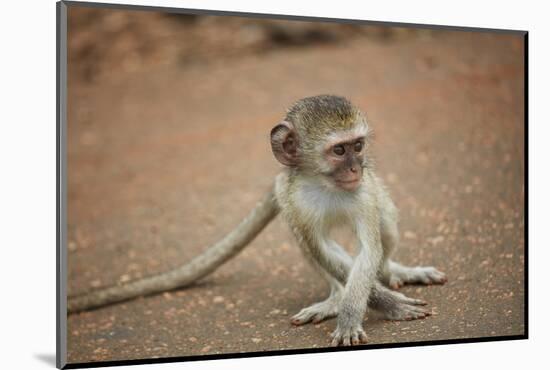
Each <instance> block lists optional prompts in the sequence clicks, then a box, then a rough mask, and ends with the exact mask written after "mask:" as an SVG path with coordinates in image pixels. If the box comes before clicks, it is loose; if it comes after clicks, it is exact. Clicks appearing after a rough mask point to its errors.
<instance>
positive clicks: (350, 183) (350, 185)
mask: <svg viewBox="0 0 550 370" xmlns="http://www.w3.org/2000/svg"><path fill="white" fill-rule="evenodd" d="M334 183H335V184H336V186H338V187H339V188H341V189H344V190H347V191H352V190H356V189H357V188H358V187H359V184H360V183H361V178H360V177H358V178H356V179H352V180H335V181H334Z"/></svg>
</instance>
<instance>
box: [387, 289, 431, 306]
mask: <svg viewBox="0 0 550 370" xmlns="http://www.w3.org/2000/svg"><path fill="white" fill-rule="evenodd" d="M393 294H394V295H395V296H396V297H397V298H398V300H399V302H400V303H404V304H408V305H413V306H426V305H427V304H428V302H426V301H424V300H422V299H416V298H410V297H407V296H406V295H405V294H403V293H399V292H393Z"/></svg>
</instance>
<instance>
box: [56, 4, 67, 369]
mask: <svg viewBox="0 0 550 370" xmlns="http://www.w3.org/2000/svg"><path fill="white" fill-rule="evenodd" d="M55 5H56V6H55V9H56V350H55V365H56V367H57V368H58V369H62V368H65V366H67V251H66V249H65V248H64V246H65V245H66V243H65V242H66V238H67V233H66V231H67V230H66V196H65V195H66V189H67V186H66V181H67V180H66V163H67V162H66V161H67V160H66V154H67V153H66V140H65V138H66V129H67V4H66V3H65V2H63V1H58V2H57V3H56V4H55Z"/></svg>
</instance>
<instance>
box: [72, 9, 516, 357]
mask: <svg viewBox="0 0 550 370" xmlns="http://www.w3.org/2000/svg"><path fill="white" fill-rule="evenodd" d="M69 14H70V15H71V13H69ZM191 23H193V22H191ZM114 24H116V22H114ZM207 24H208V23H207ZM211 26H212V23H210V26H209V27H211ZM71 27H72V28H70V30H69V31H70V32H73V34H70V37H73V38H74V37H77V36H78V37H84V36H81V33H79V32H78V26H75V25H74V23H73V25H72V26H71ZM178 27H183V28H181V29H179V28H178V30H177V32H179V33H182V34H186V35H187V34H189V35H197V34H198V33H199V31H196V30H195V31H189V33H186V32H187V31H186V29H187V28H186V27H191V26H189V25H188V24H186V25H183V26H178ZM283 28H284V27H283ZM71 30H72V31H71ZM375 31H376V34H377V35H378V36H376V37H372V35H370V34H361V33H357V32H356V31H355V29H345V30H343V31H342V29H339V30H338V31H337V32H335V36H334V37H332V36H331V37H328V38H327V37H325V36H322V37H319V34H316V33H314V32H313V33H311V34H312V35H314V36H315V35H317V36H315V37H313V39H312V40H314V41H315V42H310V40H309V39H308V37H310V36H311V35H310V33H307V32H306V34H307V35H310V36H307V35H306V36H304V37H306V41H304V42H303V43H302V42H293V41H292V40H291V42H288V40H286V41H284V42H283V43H281V44H276V43H274V42H273V40H277V37H280V36H277V37H275V38H273V35H272V34H270V35H271V36H269V37H271V38H270V39H269V40H270V42H271V44H267V43H266V42H265V40H264V41H262V42H260V43H263V44H262V46H261V47H258V43H257V42H259V41H258V40H261V39H262V37H263V36H257V37H256V38H255V39H254V40H255V41H254V42H252V44H254V43H255V42H256V44H254V45H256V46H249V44H246V45H245V46H243V47H241V48H239V46H238V45H237V46H235V49H232V50H230V51H228V53H229V54H228V53H218V54H215V53H214V54H212V53H211V54H209V53H207V52H206V54H204V53H203V54H201V55H203V57H200V58H182V55H183V56H185V55H193V53H191V52H188V53H187V54H186V53H185V52H179V53H175V54H174V53H172V54H170V55H176V56H174V57H170V56H166V57H164V56H163V57H162V58H161V57H159V59H154V58H153V59H145V62H144V59H143V58H141V59H140V58H139V57H138V56H136V55H138V54H135V55H134V56H135V60H134V62H135V63H132V59H131V58H130V59H129V60H130V62H128V61H122V62H121V58H119V57H118V54H116V53H115V54H113V53H111V52H110V51H108V50H107V51H105V53H104V54H98V52H97V50H96V49H94V48H93V47H90V46H89V47H88V48H89V50H88V51H87V52H83V54H82V55H81V54H78V53H77V51H78V50H80V52H82V50H81V49H79V48H78V46H79V45H80V44H79V42H82V41H78V40H77V41H74V39H71V40H70V42H69V46H70V50H69V58H70V59H69V98H68V99H69V101H68V103H69V112H68V129H69V132H68V250H69V256H68V287H69V294H74V293H80V292H83V291H86V290H89V289H92V288H98V287H103V286H108V285H112V284H116V283H123V282H126V281H129V280H132V279H136V278H139V277H141V276H146V275H149V274H153V273H155V272H160V271H164V270H167V269H169V268H171V267H174V266H177V265H179V264H181V263H184V262H185V261H188V260H190V259H191V258H192V257H194V256H195V255H197V254H198V253H200V252H201V251H202V250H203V249H204V248H205V247H206V246H208V245H210V244H212V243H213V242H215V241H217V240H218V239H219V238H221V237H222V236H223V235H225V233H227V232H228V231H230V230H231V229H232V228H233V227H234V226H235V225H236V224H237V223H238V222H239V221H240V220H241V219H242V218H243V217H244V216H245V215H246V214H247V212H248V211H249V210H250V209H251V208H252V207H253V206H254V204H255V202H256V201H257V200H259V199H260V197H261V195H262V194H263V193H264V192H265V191H266V190H267V189H268V187H269V186H270V184H271V181H272V179H273V177H274V175H275V174H276V173H277V172H278V171H279V170H280V166H279V165H278V163H277V162H276V161H275V160H274V159H273V158H272V154H271V150H270V145H269V139H268V134H269V130H270V128H271V127H272V126H273V125H274V124H276V123H277V122H278V121H279V120H280V119H281V118H282V116H283V115H284V111H285V109H286V107H288V106H289V105H290V104H291V103H292V102H293V101H294V100H296V99H299V98H301V97H304V96H309V95H316V94H320V93H334V94H340V95H344V96H346V97H348V98H349V99H351V100H352V101H353V102H354V103H355V104H357V105H358V106H359V107H361V108H362V109H363V110H364V111H366V113H367V116H368V118H369V120H370V122H371V125H372V127H373V128H374V130H375V134H376V139H375V142H374V150H373V151H374V154H375V157H376V163H377V171H378V173H379V174H380V175H381V177H383V178H384V179H385V180H386V182H387V185H388V187H389V189H390V191H391V194H392V196H393V198H394V200H395V202H396V204H397V205H398V207H399V209H400V215H401V223H400V226H401V237H402V241H401V245H400V249H399V251H398V252H397V256H396V259H397V260H399V261H400V262H402V263H404V264H409V265H434V266H436V267H438V268H439V269H440V270H442V271H444V272H445V273H447V275H448V278H449V281H448V283H447V284H445V285H443V286H427V287H424V286H407V287H404V288H402V289H401V290H402V292H403V293H405V294H407V295H409V296H412V297H417V298H421V299H424V300H426V301H428V302H429V304H430V307H431V308H432V309H433V312H434V315H433V316H431V317H429V318H427V319H424V320H418V321H410V322H388V321H383V320H380V319H377V318H375V317H371V316H369V317H368V318H367V319H366V321H365V323H364V324H365V329H366V332H367V334H368V336H369V338H370V343H400V342H415V341H425V340H438V339H455V338H477V337H491V336H503V335H517V334H523V333H524V331H525V323H524V294H525V292H524V273H525V271H524V254H525V245H524V187H523V184H524V175H525V168H524V149H525V148H524V135H525V132H524V104H523V97H524V75H523V70H524V65H523V38H522V37H521V36H518V35H510V34H487V33H469V32H458V31H457V32H449V31H445V32H444V31H436V32H430V33H423V32H408V33H406V34H404V35H403V34H402V33H397V34H391V35H389V36H388V35H387V34H385V33H384V32H381V31H380V29H377V30H375ZM193 32H195V33H193ZM300 32H301V31H300ZM308 32H309V31H308ZM166 34H167V35H168V36H166V37H167V39H168V41H169V42H168V43H169V44H171V43H173V42H174V41H173V39H172V38H170V37H171V36H170V35H171V34H170V33H169V32H167V33H166ZM320 34H321V35H323V34H324V33H323V32H321V33H320ZM329 34H330V32H329ZM261 35H264V33H261ZM301 35H302V36H303V34H301ZM380 35H382V36H380ZM302 36H300V37H302ZM87 37H88V38H90V37H91V36H90V35H88V36H87ZM189 37H192V36H189ZM105 38H106V39H108V40H111V41H112V43H116V42H118V41H116V40H118V39H114V38H109V37H108V35H107V36H105ZM129 39H130V38H126V39H124V40H126V41H121V44H123V45H133V44H131V42H130V41H128V40H129ZM283 39H284V38H283ZM319 40H321V41H320V42H319ZM71 42H73V43H72V44H71ZM87 42H88V43H89V45H92V46H93V45H96V46H97V45H99V44H101V43H99V44H98V43H97V41H95V42H94V41H89V40H88V41H87ZM219 42H220V43H222V44H223V40H221V41H219ZM107 43H108V44H111V42H107ZM209 45H211V44H209ZM269 45H271V47H269ZM138 46H139V45H138ZM138 46H135V47H136V48H138ZM129 47H132V46H129ZM197 47H202V44H200V43H199V46H197ZM84 50H87V49H84ZM90 50H92V51H90ZM192 50H194V49H192ZM213 50H218V49H216V48H214V49H213ZM235 50H237V51H238V50H241V51H242V53H237V52H236V51H235ZM180 51H181V50H180ZM163 52H164V51H163V50H161V51H158V53H160V54H158V53H157V51H156V52H155V53H157V54H155V55H164V54H163ZM86 53H87V54H86ZM109 53H110V54H109ZM93 55H95V56H96V57H97V58H96V59H93V58H92V59H87V58H91V56H93ZM120 55H127V54H126V53H122V54H120ZM108 58H111V61H110V62H109V59H108ZM136 60H137V61H138V62H136ZM151 60H152V61H151ZM117 61H118V62H120V63H119V64H117ZM90 65H91V66H92V67H90ZM93 65H96V66H97V65H100V66H102V69H97V68H96V69H94V67H93ZM128 66H130V67H131V68H127V67H128ZM327 293H328V288H327V286H325V284H324V283H323V282H322V281H321V280H320V279H318V277H317V275H316V274H315V272H314V271H313V270H312V269H311V268H310V267H309V266H308V265H307V263H306V262H305V261H304V259H303V258H302V257H301V255H300V252H299V250H298V248H297V246H296V244H295V242H294V241H293V239H292V236H291V234H290V232H289V230H287V228H286V226H285V225H284V224H283V222H282V221H281V220H280V219H276V220H275V222H273V223H272V224H271V225H269V226H268V227H267V228H266V230H264V232H262V233H261V234H260V235H259V236H258V238H257V239H255V240H254V242H253V243H252V244H251V245H250V246H249V247H248V248H247V249H245V251H244V252H243V253H242V254H240V255H239V256H237V257H236V258H235V259H233V260H231V261H230V262H228V263H227V264H226V265H224V266H223V267H222V268H220V269H219V270H218V271H216V272H215V273H214V274H213V275H211V276H209V277H207V278H205V279H204V280H203V281H202V282H201V283H200V284H198V285H196V286H194V287H191V288H187V289H183V290H177V291H173V292H170V293H165V294H161V295H156V296H151V297H146V298H139V299H137V300H133V301H129V302H125V303H122V304H117V305H113V306H109V307H105V308H102V309H98V310H94V311H91V312H84V313H80V314H75V315H70V316H69V317H68V361H69V362H70V363H75V362H78V363H80V362H89V361H108V360H123V359H141V358H151V357H170V356H186V355H201V354H215V353H237V352H254V351H266V350H279V349H298V348H318V347H326V346H328V345H329V342H330V341H329V334H330V332H331V331H332V330H334V327H335V321H334V320H329V321H326V322H323V323H320V324H317V325H306V326H303V327H293V326H291V325H290V317H291V316H292V315H293V314H295V313H296V312H298V311H299V310H300V309H301V308H302V307H304V306H306V305H309V304H311V303H313V302H316V301H319V300H323V299H324V298H325V296H326V295H327Z"/></svg>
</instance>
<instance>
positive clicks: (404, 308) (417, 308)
mask: <svg viewBox="0 0 550 370" xmlns="http://www.w3.org/2000/svg"><path fill="white" fill-rule="evenodd" d="M394 293H396V294H399V295H400V297H399V298H398V300H397V301H396V302H393V304H392V305H387V306H386V307H385V308H384V310H383V311H382V314H383V315H384V317H385V318H386V320H394V321H402V320H418V319H423V318H425V317H427V316H430V315H431V314H432V312H431V311H430V310H428V309H427V308H425V307H422V306H425V305H426V302H424V301H421V300H418V299H413V298H409V297H407V296H406V295H404V294H401V293H397V292H394Z"/></svg>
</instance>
